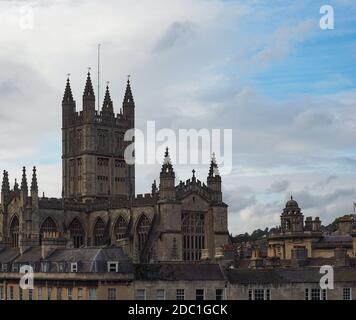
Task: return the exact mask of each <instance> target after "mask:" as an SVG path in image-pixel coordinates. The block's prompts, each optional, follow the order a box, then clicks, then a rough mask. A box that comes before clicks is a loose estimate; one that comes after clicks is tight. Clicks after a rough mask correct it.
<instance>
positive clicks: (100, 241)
mask: <svg viewBox="0 0 356 320" xmlns="http://www.w3.org/2000/svg"><path fill="white" fill-rule="evenodd" d="M93 241H94V246H102V245H104V244H105V224H104V221H103V220H102V219H101V218H98V220H96V223H95V226H94V231H93Z"/></svg>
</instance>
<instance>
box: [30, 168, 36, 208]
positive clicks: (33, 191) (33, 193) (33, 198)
mask: <svg viewBox="0 0 356 320" xmlns="http://www.w3.org/2000/svg"><path fill="white" fill-rule="evenodd" d="M31 201H32V209H37V208H38V183H37V174H36V167H33V172H32V181H31Z"/></svg>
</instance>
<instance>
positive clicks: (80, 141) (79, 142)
mask: <svg viewBox="0 0 356 320" xmlns="http://www.w3.org/2000/svg"><path fill="white" fill-rule="evenodd" d="M82 147H83V134H82V130H81V129H78V130H77V151H81V150H82Z"/></svg>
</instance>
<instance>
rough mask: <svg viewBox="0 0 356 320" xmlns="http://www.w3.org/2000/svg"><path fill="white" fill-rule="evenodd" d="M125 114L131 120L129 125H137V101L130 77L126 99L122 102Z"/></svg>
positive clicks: (132, 126)
mask: <svg viewBox="0 0 356 320" xmlns="http://www.w3.org/2000/svg"><path fill="white" fill-rule="evenodd" d="M122 110H123V116H124V118H125V119H128V120H129V127H130V128H134V127H135V102H134V99H133V95H132V91H131V83H130V79H128V80H127V84H126V91H125V96H124V101H123V102H122Z"/></svg>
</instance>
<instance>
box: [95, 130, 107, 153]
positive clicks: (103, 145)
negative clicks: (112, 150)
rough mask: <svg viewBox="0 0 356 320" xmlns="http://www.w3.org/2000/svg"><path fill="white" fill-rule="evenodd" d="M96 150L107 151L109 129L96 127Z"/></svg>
mask: <svg viewBox="0 0 356 320" xmlns="http://www.w3.org/2000/svg"><path fill="white" fill-rule="evenodd" d="M97 136H98V138H97V143H98V151H108V149H109V131H108V130H102V129H98V132H97Z"/></svg>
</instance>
